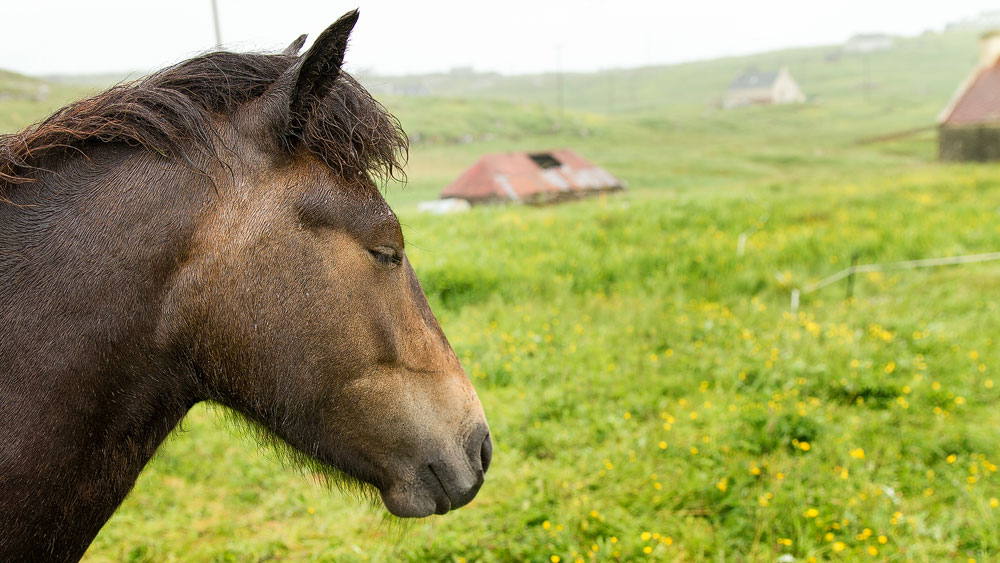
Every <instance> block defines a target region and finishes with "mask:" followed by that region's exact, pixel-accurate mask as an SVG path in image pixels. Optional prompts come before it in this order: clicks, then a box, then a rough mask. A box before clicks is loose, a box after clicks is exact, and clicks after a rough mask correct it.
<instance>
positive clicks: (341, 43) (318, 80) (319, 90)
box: [285, 10, 358, 138]
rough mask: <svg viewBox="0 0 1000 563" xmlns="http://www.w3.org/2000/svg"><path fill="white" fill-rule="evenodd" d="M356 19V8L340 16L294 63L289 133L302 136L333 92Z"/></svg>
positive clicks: (293, 135)
mask: <svg viewBox="0 0 1000 563" xmlns="http://www.w3.org/2000/svg"><path fill="white" fill-rule="evenodd" d="M357 22H358V11H357V10H353V11H351V12H347V13H346V14H344V15H343V16H340V19H339V20H337V21H335V22H333V25H331V26H330V27H328V28H326V30H325V31H323V33H321V34H320V36H319V37H318V38H316V42H315V43H313V45H312V47H310V48H309V50H308V51H306V54H304V55H302V59H301V61H300V62H299V63H298V64H297V65H296V66H295V67H293V69H292V70H293V72H295V86H294V88H293V89H292V94H291V97H290V99H289V102H288V129H287V131H285V133H286V135H287V136H288V137H290V138H297V137H301V134H302V130H303V129H304V128H305V126H306V124H307V123H309V118H310V117H311V116H312V115H313V113H315V111H316V109H317V108H318V107H319V105H320V104H321V103H322V102H323V98H325V97H326V95H327V94H329V93H330V90H331V89H332V88H333V83H334V81H335V80H336V79H337V77H338V76H340V67H341V65H343V64H344V51H345V50H347V38H348V37H349V36H350V35H351V30H352V29H354V24H356V23H357Z"/></svg>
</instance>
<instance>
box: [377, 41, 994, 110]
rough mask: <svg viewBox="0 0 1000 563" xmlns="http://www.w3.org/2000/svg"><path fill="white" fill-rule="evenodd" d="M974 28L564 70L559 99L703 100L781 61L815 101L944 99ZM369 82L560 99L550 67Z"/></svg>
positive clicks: (472, 94)
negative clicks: (854, 45) (879, 42)
mask: <svg viewBox="0 0 1000 563" xmlns="http://www.w3.org/2000/svg"><path fill="white" fill-rule="evenodd" d="M977 37H978V36H977V34H976V33H975V32H971V31H954V32H947V33H928V34H924V35H922V36H920V37H910V38H897V39H896V41H895V45H894V46H893V48H892V49H890V50H888V51H883V52H876V53H871V54H869V55H860V54H849V53H844V52H842V50H841V48H840V47H839V46H826V47H811V48H800V49H788V50H782V51H774V52H768V53H761V54H755V55H749V56H742V57H730V58H723V59H716V60H711V61H699V62H692V63H685V64H678V65H670V66H655V67H645V68H637V69H623V70H608V71H603V72H597V73H586V74H581V73H566V74H564V75H563V76H562V80H563V99H564V104H565V107H567V108H574V109H580V110H585V111H590V112H600V113H611V114H618V113H625V114H642V113H661V112H664V111H668V112H669V111H672V110H681V109H685V110H691V109H696V108H705V107H710V106H712V105H714V104H715V103H717V102H718V100H719V99H720V98H721V96H722V94H723V92H724V91H725V89H726V88H727V86H728V85H729V83H730V82H732V80H733V79H734V78H735V77H736V76H737V75H738V74H740V73H741V72H743V71H744V70H746V69H747V68H750V67H756V68H758V69H760V70H776V69H777V68H778V67H780V66H782V65H784V66H787V67H788V68H789V70H790V71H791V73H792V76H793V77H794V78H795V79H796V80H797V81H798V83H799V84H800V86H801V87H802V89H803V90H804V91H805V93H806V95H808V96H809V97H810V99H811V100H812V101H814V102H817V103H828V102H835V101H838V100H844V99H862V98H867V99H870V100H871V101H873V102H875V103H883V104H885V103H900V104H912V103H924V102H928V103H931V104H944V103H945V102H946V101H947V99H948V97H949V96H950V95H951V93H952V92H953V91H954V89H955V87H956V84H957V82H958V81H959V80H960V79H961V78H962V77H964V76H965V74H966V73H967V72H968V71H969V69H970V68H971V67H972V65H973V64H974V63H975V61H976V57H977ZM362 79H363V81H364V82H365V84H366V85H367V86H368V87H369V88H371V90H372V91H373V92H376V93H381V94H395V95H421V96H432V97H451V98H497V99H505V100H512V101H520V102H536V103H541V104H545V105H557V104H558V99H559V95H558V77H557V75H555V74H541V75H521V76H503V75H499V74H493V73H475V72H471V71H469V70H457V71H455V72H452V73H444V74H433V75H417V76H403V77H383V76H363V77H362Z"/></svg>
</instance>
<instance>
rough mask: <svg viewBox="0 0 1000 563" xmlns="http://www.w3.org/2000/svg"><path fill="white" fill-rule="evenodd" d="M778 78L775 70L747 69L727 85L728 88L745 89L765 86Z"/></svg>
mask: <svg viewBox="0 0 1000 563" xmlns="http://www.w3.org/2000/svg"><path fill="white" fill-rule="evenodd" d="M777 79H778V73H777V72H757V71H756V70H748V71H746V72H744V73H743V74H741V75H739V76H737V77H736V80H733V83H732V84H730V85H729V89H730V90H745V89H749V88H766V87H768V86H770V85H772V84H774V81H775V80H777Z"/></svg>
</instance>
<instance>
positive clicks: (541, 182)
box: [441, 149, 624, 202]
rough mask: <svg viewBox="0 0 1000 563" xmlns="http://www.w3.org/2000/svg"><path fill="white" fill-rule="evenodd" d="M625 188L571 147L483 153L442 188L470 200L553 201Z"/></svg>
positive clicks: (448, 195)
mask: <svg viewBox="0 0 1000 563" xmlns="http://www.w3.org/2000/svg"><path fill="white" fill-rule="evenodd" d="M622 188H624V183H623V182H622V181H621V180H619V179H618V178H615V177H614V176H612V175H611V174H610V173H609V172H608V171H607V170H605V169H603V168H600V167H598V166H595V165H593V164H591V163H590V162H587V161H586V160H585V159H584V158H583V157H581V156H580V155H578V154H576V153H575V152H573V151H572V150H570V149H556V150H550V151H540V152H508V153H494V154H486V155H483V156H482V157H481V158H480V159H479V160H478V161H476V163H475V164H473V165H472V166H471V167H470V168H469V169H468V170H466V171H465V172H463V173H462V175H461V176H459V177H458V179H456V180H455V181H454V182H452V183H451V184H450V185H449V186H448V187H446V188H445V189H444V191H442V192H441V197H458V198H462V199H467V200H469V201H486V200H510V201H523V202H537V201H550V200H556V199H562V198H565V197H573V196H580V195H586V194H588V193H596V192H601V191H608V190H619V189H622Z"/></svg>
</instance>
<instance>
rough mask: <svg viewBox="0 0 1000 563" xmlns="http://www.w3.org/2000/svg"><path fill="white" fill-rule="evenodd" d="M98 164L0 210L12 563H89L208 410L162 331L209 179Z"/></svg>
mask: <svg viewBox="0 0 1000 563" xmlns="http://www.w3.org/2000/svg"><path fill="white" fill-rule="evenodd" d="M89 157H90V158H89V160H84V159H74V160H71V161H70V162H68V163H66V164H64V165H63V166H61V167H60V168H58V169H57V170H56V171H55V173H53V174H44V175H43V176H41V177H40V179H39V181H38V182H36V183H35V184H33V185H28V186H21V187H19V188H18V189H16V190H13V192H12V193H11V196H10V197H11V199H12V200H14V203H15V204H21V205H23V206H17V205H4V204H0V491H4V494H2V495H0V529H3V530H5V532H4V534H0V559H2V560H8V559H18V558H19V554H20V555H26V554H29V553H31V554H37V553H38V548H39V546H44V547H45V550H46V551H47V552H48V553H49V555H50V556H51V557H52V558H54V559H64V558H69V559H72V558H74V557H79V556H80V555H82V553H83V551H82V550H84V549H86V546H87V544H89V542H90V541H91V540H92V539H93V537H94V536H95V535H96V533H97V531H98V530H99V529H100V527H101V526H102V525H103V523H104V522H105V521H106V520H107V518H109V517H110V515H111V514H112V512H113V511H114V509H115V508H116V507H117V506H118V504H119V503H120V502H121V501H122V500H123V499H124V497H125V495H126V494H127V493H128V491H129V490H130V489H131V487H132V485H133V484H134V482H135V479H136V478H137V476H138V474H139V472H140V471H141V469H142V467H143V466H144V465H145V464H146V463H147V462H148V460H149V459H150V458H151V457H152V455H153V453H154V451H155V450H156V448H157V446H158V445H159V444H160V442H162V440H163V439H164V438H165V437H166V436H167V434H169V432H170V431H171V429H172V428H173V427H174V426H175V425H176V424H177V423H178V422H179V421H180V419H181V418H183V416H184V414H185V413H186V412H187V410H188V409H189V408H190V406H191V405H192V404H193V403H194V402H195V401H196V400H197V381H196V378H195V377H194V376H193V375H192V373H191V370H190V368H189V366H187V365H186V363H185V361H184V355H183V352H182V351H181V349H180V347H179V345H177V344H175V343H172V342H171V341H170V338H169V336H167V337H165V336H164V332H163V330H162V326H163V324H164V322H165V319H164V315H163V303H164V299H165V298H166V295H167V292H168V291H169V287H170V281H171V277H172V275H173V274H174V273H175V272H176V271H177V269H178V268H179V265H180V264H182V263H183V260H184V252H185V248H186V244H187V241H188V240H189V238H190V236H191V231H192V230H193V228H194V226H193V225H194V221H195V217H196V216H197V213H198V209H199V208H200V207H201V205H203V203H204V200H203V198H204V195H203V194H204V193H206V191H207V190H206V189H205V187H204V185H203V184H204V183H205V181H204V179H203V178H202V179H200V180H199V179H198V178H199V177H198V176H197V175H196V174H193V173H191V172H190V171H184V170H183V169H180V168H179V167H175V166H174V167H171V166H169V165H166V164H164V163H163V161H162V159H157V158H156V157H154V156H152V155H149V154H146V153H142V152H139V151H135V150H123V149H121V148H114V147H108V148H105V149H99V150H96V151H94V152H93V153H92V154H90V155H89ZM185 184H187V185H185ZM191 184H196V185H195V186H192V185H191ZM5 538H6V539H5ZM10 542H19V543H18V544H17V545H14V544H12V543H10ZM20 550H30V551H20ZM5 555H7V556H9V557H5Z"/></svg>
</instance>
